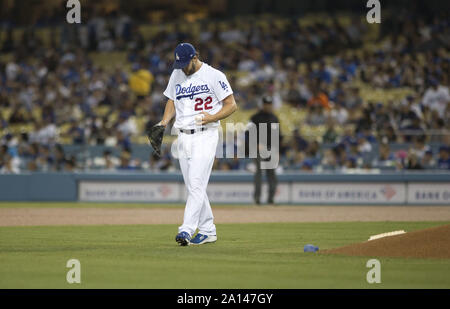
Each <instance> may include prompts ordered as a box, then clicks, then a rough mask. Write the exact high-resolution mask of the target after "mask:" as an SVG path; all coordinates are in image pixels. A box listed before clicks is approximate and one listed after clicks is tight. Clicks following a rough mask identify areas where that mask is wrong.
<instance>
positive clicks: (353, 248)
mask: <svg viewBox="0 0 450 309" xmlns="http://www.w3.org/2000/svg"><path fill="white" fill-rule="evenodd" d="M386 232H388V231H386ZM322 253H326V254H329V253H330V254H344V255H351V256H371V257H377V256H380V257H382V256H385V257H412V258H446V259H450V225H444V226H438V227H433V228H429V229H425V230H419V231H413V232H409V233H406V234H401V235H396V236H389V237H385V238H380V239H376V240H371V241H366V242H363V243H358V244H352V245H349V246H345V247H341V248H336V249H330V250H324V251H322Z"/></svg>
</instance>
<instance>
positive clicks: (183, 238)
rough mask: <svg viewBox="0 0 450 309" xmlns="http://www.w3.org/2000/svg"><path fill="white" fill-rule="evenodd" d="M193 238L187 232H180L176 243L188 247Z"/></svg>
mask: <svg viewBox="0 0 450 309" xmlns="http://www.w3.org/2000/svg"><path fill="white" fill-rule="evenodd" d="M190 240H191V236H189V234H188V233H186V232H180V233H178V234H177V236H176V237H175V241H176V242H177V243H179V244H180V246H188V245H189V241H190Z"/></svg>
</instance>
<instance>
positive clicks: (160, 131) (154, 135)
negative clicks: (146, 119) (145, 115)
mask: <svg viewBox="0 0 450 309" xmlns="http://www.w3.org/2000/svg"><path fill="white" fill-rule="evenodd" d="M165 129H166V128H165V127H164V126H162V125H159V124H157V125H154V126H153V127H151V128H150V129H147V132H146V134H147V138H148V141H149V142H150V145H151V146H152V148H153V151H154V152H155V153H156V155H157V156H158V157H161V144H162V140H163V136H164V130H165Z"/></svg>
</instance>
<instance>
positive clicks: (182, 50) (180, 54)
mask: <svg viewBox="0 0 450 309" xmlns="http://www.w3.org/2000/svg"><path fill="white" fill-rule="evenodd" d="M196 53H197V52H196V51H195V48H194V46H192V45H191V44H189V43H180V44H178V46H177V47H176V48H175V53H174V56H175V62H174V63H173V68H174V69H182V68H184V67H185V66H187V65H188V64H189V62H190V61H191V60H192V58H194V56H195V54H196Z"/></svg>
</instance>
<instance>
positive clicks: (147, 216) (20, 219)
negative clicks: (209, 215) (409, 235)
mask: <svg viewBox="0 0 450 309" xmlns="http://www.w3.org/2000/svg"><path fill="white" fill-rule="evenodd" d="M213 212H214V217H215V220H214V221H215V222H216V223H275V222H357V221H364V222H371V221H450V207H448V206H426V207H419V206H259V207H258V206H244V207H242V206H228V207H226V206H216V207H213ZM183 213H184V207H178V208H173V207H166V208H164V207H159V208H133V207H126V206H124V207H121V208H107V207H105V208H96V207H95V205H94V206H93V207H92V208H76V207H70V208H46V207H43V208H0V226H33V225H103V224H107V225H111V224H113V225H115V224H180V223H181V222H182V221H183Z"/></svg>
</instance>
